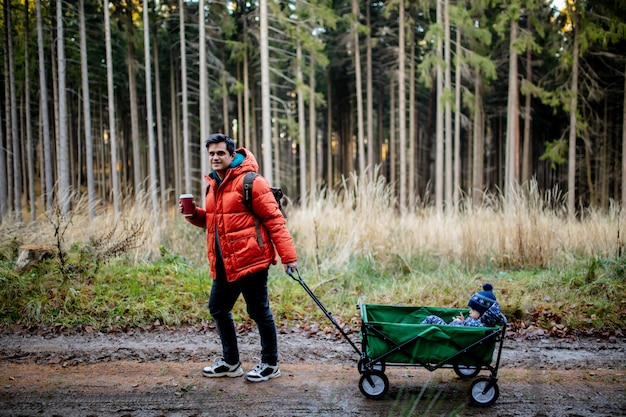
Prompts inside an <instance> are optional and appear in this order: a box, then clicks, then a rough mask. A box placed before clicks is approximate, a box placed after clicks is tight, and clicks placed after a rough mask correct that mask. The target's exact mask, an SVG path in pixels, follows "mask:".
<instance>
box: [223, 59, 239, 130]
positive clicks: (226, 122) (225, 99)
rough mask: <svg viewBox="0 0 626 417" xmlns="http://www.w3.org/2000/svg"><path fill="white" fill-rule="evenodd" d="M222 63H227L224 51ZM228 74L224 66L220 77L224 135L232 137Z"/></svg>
mask: <svg viewBox="0 0 626 417" xmlns="http://www.w3.org/2000/svg"><path fill="white" fill-rule="evenodd" d="M222 61H223V62H227V60H226V52H225V51H224V50H222ZM237 68H239V67H237ZM227 74H228V72H227V71H226V66H224V69H223V70H222V76H221V77H220V82H221V84H222V119H223V120H224V134H225V135H229V136H230V135H231V133H230V131H231V130H232V129H231V127H230V118H229V116H228V84H227V83H226V75H227Z"/></svg>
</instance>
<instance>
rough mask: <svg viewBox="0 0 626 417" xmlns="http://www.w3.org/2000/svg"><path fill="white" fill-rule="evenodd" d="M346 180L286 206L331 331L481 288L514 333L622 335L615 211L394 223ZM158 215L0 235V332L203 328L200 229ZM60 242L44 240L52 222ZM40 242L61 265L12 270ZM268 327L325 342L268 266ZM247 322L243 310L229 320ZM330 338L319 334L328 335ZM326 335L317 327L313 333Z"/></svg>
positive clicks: (414, 218)
mask: <svg viewBox="0 0 626 417" xmlns="http://www.w3.org/2000/svg"><path fill="white" fill-rule="evenodd" d="M355 184H356V181H355V182H354V183H353V184H352V185H349V184H348V183H346V185H345V188H344V189H342V190H339V191H337V192H334V193H330V192H329V193H326V195H325V196H324V197H320V198H319V199H318V200H316V201H315V202H312V203H310V204H309V205H308V206H307V207H303V208H293V207H292V208H290V210H289V219H288V226H289V228H290V230H291V232H292V234H293V236H294V240H295V242H296V246H297V250H298V254H299V265H300V272H301V273H302V277H303V278H304V280H305V281H306V282H307V284H308V285H309V286H310V287H311V288H312V289H313V291H314V292H315V294H316V295H317V296H318V298H319V299H320V300H321V301H322V303H323V304H324V305H325V306H326V307H327V309H328V310H329V311H331V312H332V314H333V316H335V317H336V318H337V319H338V321H340V322H342V323H344V324H346V325H349V326H351V325H354V326H355V329H357V328H358V325H359V324H360V317H359V312H358V310H357V309H356V304H357V303H358V302H359V300H363V301H364V302H366V303H381V304H398V305H432V306H441V307H463V306H465V305H466V303H467V300H468V299H469V297H470V296H471V294H473V293H474V292H476V291H479V290H480V288H481V286H482V284H483V283H485V282H490V283H492V284H493V286H494V292H495V294H496V296H497V297H498V300H499V301H500V304H501V305H502V308H503V312H504V313H505V314H506V315H507V317H508V318H509V321H510V322H511V323H512V325H513V327H515V328H516V329H528V328H532V327H535V328H541V329H545V330H547V331H552V332H554V333H555V334H566V333H568V332H572V331H584V332H599V331H606V332H609V333H611V332H613V333H615V332H622V331H623V329H624V328H625V323H626V302H625V301H624V300H626V284H625V282H626V266H625V265H626V255H625V251H624V244H623V236H624V234H625V232H626V228H625V227H624V214H622V212H621V210H619V209H618V208H616V207H612V208H611V210H609V212H606V213H600V212H596V211H589V212H587V213H585V214H584V216H582V217H581V218H580V219H577V220H569V219H568V218H567V217H566V216H564V215H563V210H562V204H561V203H560V201H559V200H558V198H557V197H554V195H552V196H550V195H548V196H539V195H537V194H536V192H534V193H533V191H532V190H530V191H527V192H526V193H525V194H520V196H519V197H518V198H517V200H516V201H515V204H513V205H510V206H508V205H507V204H508V203H505V202H504V201H502V200H499V199H497V198H494V199H491V200H487V199H486V200H485V204H483V205H482V206H480V207H472V206H470V205H469V204H465V205H464V207H465V208H464V211H462V212H460V213H457V214H446V215H440V214H437V213H434V212H433V211H432V210H431V209H430V208H418V209H416V210H414V211H412V212H408V213H405V214H403V215H400V214H398V213H397V212H396V210H395V209H394V208H393V207H394V205H395V201H394V199H393V198H392V197H391V193H390V191H389V190H388V188H386V187H385V185H384V183H383V182H381V181H376V182H373V183H370V184H365V185H364V186H362V187H359V185H358V184H356V185H355ZM172 206H173V207H172V209H171V212H170V213H169V214H168V215H167V216H165V217H164V218H162V219H160V220H159V221H157V222H153V221H152V222H151V223H150V224H147V223H145V219H152V216H151V214H150V213H149V211H148V210H147V209H145V208H141V206H140V205H132V207H131V206H129V210H126V211H124V213H125V214H124V216H123V217H122V218H113V216H112V215H111V214H107V213H101V214H99V216H98V218H97V219H96V220H95V221H90V220H89V219H88V216H87V215H86V214H83V213H87V211H86V210H84V211H82V209H81V206H80V205H79V206H78V207H77V209H76V211H75V213H74V214H73V216H72V217H71V218H69V219H61V218H57V219H56V220H55V219H54V218H53V219H49V218H42V219H40V220H38V221H37V222H33V223H19V224H17V223H10V222H8V221H6V219H5V222H4V223H3V224H2V225H0V236H2V237H0V325H2V326H14V325H20V326H64V327H76V326H90V327H92V328H96V329H112V328H128V327H149V326H154V325H155V324H157V325H162V326H187V325H206V324H207V322H210V321H211V318H210V316H209V314H208V311H207V308H206V301H207V299H208V297H209V292H210V288H211V278H210V276H209V268H208V265H207V262H206V242H205V239H206V238H205V234H204V231H203V230H202V229H199V228H196V227H193V226H191V225H189V224H188V223H187V222H185V221H184V220H183V219H182V218H181V216H179V215H178V213H177V210H176V207H174V205H172ZM60 224H61V225H62V226H63V230H64V233H63V236H62V239H59V237H58V234H57V236H55V230H58V229H59V225H60ZM35 242H36V243H43V244H50V245H53V246H55V247H58V248H60V251H62V252H64V255H65V257H64V258H63V259H62V262H61V261H60V260H59V259H58V258H55V259H49V260H43V261H41V262H39V263H38V264H36V265H35V266H33V267H31V268H27V269H25V270H23V271H22V272H19V273H18V272H15V270H14V267H15V261H16V258H17V256H18V250H19V247H20V245H22V244H28V243H35ZM269 286H270V295H271V299H272V308H273V311H274V314H275V316H276V319H277V324H278V326H279V327H291V326H300V327H302V326H304V327H307V326H308V327H309V328H320V329H323V331H332V325H331V324H330V323H329V321H328V320H327V319H326V317H325V316H324V314H323V313H322V312H321V311H320V309H319V308H318V307H317V306H316V305H315V303H314V302H313V300H311V299H310V297H309V296H308V295H307V294H306V293H305V292H304V290H303V289H302V288H301V287H300V285H299V284H298V283H297V282H296V281H294V280H292V279H291V278H290V277H288V276H287V275H285V274H284V273H283V272H282V267H280V266H277V267H272V268H271V269H270V281H269ZM233 313H234V316H235V319H236V320H237V321H238V322H240V323H241V324H242V325H250V321H249V319H248V316H247V313H246V312H245V304H244V303H243V301H242V300H239V301H238V303H237V304H236V306H235V309H234V311H233ZM328 328H331V330H328ZM324 329H326V330H324Z"/></svg>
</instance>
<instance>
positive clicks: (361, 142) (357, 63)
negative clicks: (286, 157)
mask: <svg viewBox="0 0 626 417" xmlns="http://www.w3.org/2000/svg"><path fill="white" fill-rule="evenodd" d="M352 14H353V15H354V21H353V22H352V37H353V49H354V51H353V52H354V72H355V77H356V80H355V84H356V131H357V153H358V154H359V175H360V176H363V175H365V138H364V136H363V82H362V80H361V49H360V48H361V47H360V45H359V30H358V27H359V16H360V14H361V12H360V10H359V2H358V1H357V0H352Z"/></svg>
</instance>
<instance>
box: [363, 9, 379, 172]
mask: <svg viewBox="0 0 626 417" xmlns="http://www.w3.org/2000/svg"><path fill="white" fill-rule="evenodd" d="M370 7H371V0H366V1H365V19H366V22H367V37H366V46H365V65H366V67H367V75H366V77H367V80H366V86H365V93H366V96H365V100H366V104H365V107H366V109H367V111H366V118H367V165H368V166H369V170H368V176H369V179H370V181H372V180H373V179H374V177H373V174H374V164H376V163H378V161H377V160H376V159H375V156H376V151H375V148H376V147H375V144H376V142H375V140H374V138H375V135H374V91H373V90H374V88H373V86H372V84H373V80H372V78H373V74H372V71H373V68H372V22H371V19H370V15H371V11H370ZM379 123H380V121H379Z"/></svg>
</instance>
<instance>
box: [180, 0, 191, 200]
mask: <svg viewBox="0 0 626 417" xmlns="http://www.w3.org/2000/svg"><path fill="white" fill-rule="evenodd" d="M178 11H179V16H178V19H179V25H180V28H179V29H180V32H179V33H180V80H181V84H182V85H181V90H182V91H181V93H182V100H183V102H182V122H183V170H184V173H185V188H184V189H185V192H186V193H190V192H192V191H193V188H192V185H191V155H190V152H191V149H190V148H189V147H190V143H189V105H188V95H189V91H188V90H187V44H186V40H185V0H179V2H178Z"/></svg>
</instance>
